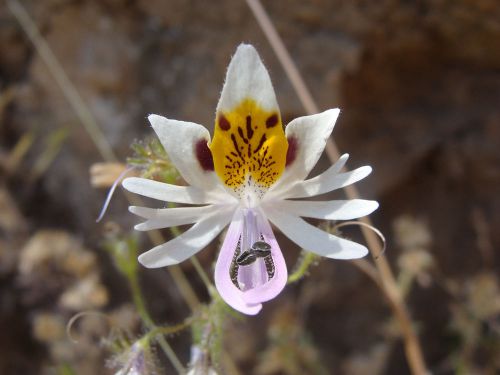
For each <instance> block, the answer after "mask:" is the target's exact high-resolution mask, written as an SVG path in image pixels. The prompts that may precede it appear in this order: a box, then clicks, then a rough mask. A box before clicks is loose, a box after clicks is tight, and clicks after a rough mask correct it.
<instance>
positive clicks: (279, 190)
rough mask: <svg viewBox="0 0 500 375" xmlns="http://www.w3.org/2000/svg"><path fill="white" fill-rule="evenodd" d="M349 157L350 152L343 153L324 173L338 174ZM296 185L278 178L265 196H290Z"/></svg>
mask: <svg viewBox="0 0 500 375" xmlns="http://www.w3.org/2000/svg"><path fill="white" fill-rule="evenodd" d="M347 159H349V154H343V155H342V156H341V157H340V158H339V160H337V161H336V162H335V164H333V165H332V166H330V168H328V169H327V170H326V171H325V172H323V173H322V174H325V173H327V172H328V174H331V175H336V174H337V173H339V172H340V171H341V170H342V168H344V165H345V163H346V162H347ZM289 178H290V177H288V181H289ZM300 182H301V181H299V182H297V183H300ZM295 185H296V184H293V183H290V182H286V181H285V180H278V182H277V183H276V184H274V185H273V186H272V187H271V189H270V190H269V191H268V192H267V193H266V195H265V196H264V200H273V199H274V198H276V197H279V198H280V199H284V198H289V197H290V196H289V195H290V194H288V191H290V190H291V189H293V187H294V186H295Z"/></svg>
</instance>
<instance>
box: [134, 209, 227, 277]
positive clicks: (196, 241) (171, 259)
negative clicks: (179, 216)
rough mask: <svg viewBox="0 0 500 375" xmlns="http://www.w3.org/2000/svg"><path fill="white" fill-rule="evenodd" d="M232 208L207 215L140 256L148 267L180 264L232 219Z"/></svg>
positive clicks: (143, 263) (207, 242)
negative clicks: (179, 233)
mask: <svg viewBox="0 0 500 375" xmlns="http://www.w3.org/2000/svg"><path fill="white" fill-rule="evenodd" d="M231 216H232V211H231V210H227V209H226V210H221V211H220V212H217V213H215V214H212V215H208V216H205V217H204V218H203V219H201V220H200V221H199V222H197V223H196V224H195V225H193V226H192V227H191V228H189V229H188V230H187V231H185V232H184V233H182V234H181V235H179V236H177V237H175V238H174V239H172V240H170V241H168V242H165V243H164V244H161V245H159V246H156V247H154V248H153V249H151V250H149V251H146V252H145V253H144V254H141V255H140V256H139V262H141V264H142V265H144V266H145V267H148V268H158V267H165V266H171V265H173V264H178V263H180V262H182V261H184V260H186V259H188V258H190V257H192V256H193V255H194V254H196V253H197V252H198V251H200V250H201V249H203V248H204V247H205V246H207V245H208V244H209V243H210V242H211V241H212V240H213V239H214V238H215V237H216V236H217V235H218V234H219V233H220V232H221V231H222V230H223V229H224V227H225V226H226V225H227V224H228V223H229V221H230V220H231Z"/></svg>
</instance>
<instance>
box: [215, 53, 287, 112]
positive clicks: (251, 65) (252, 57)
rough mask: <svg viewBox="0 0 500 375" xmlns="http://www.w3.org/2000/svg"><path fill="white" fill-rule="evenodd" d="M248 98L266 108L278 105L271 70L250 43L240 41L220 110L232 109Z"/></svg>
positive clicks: (221, 97)
mask: <svg viewBox="0 0 500 375" xmlns="http://www.w3.org/2000/svg"><path fill="white" fill-rule="evenodd" d="M247 98H252V99H253V100H255V102H256V104H257V105H258V106H259V107H261V108H263V109H264V110H266V111H275V110H277V109H278V103H277V101H276V95H275V94H274V89H273V85H272V83H271V78H269V73H268V72H267V70H266V68H265V66H264V64H263V63H262V61H261V59H260V56H259V54H258V53H257V51H256V50H255V48H254V47H253V46H252V45H250V44H240V45H239V46H238V48H237V49H236V53H235V54H234V56H233V58H232V59H231V62H230V63H229V66H228V68H227V74H226V81H225V82H224V87H223V88H222V93H221V96H220V99H219V104H218V105H217V112H226V111H232V110H233V109H234V108H235V107H237V106H238V105H239V104H240V103H241V102H242V101H244V100H245V99H247Z"/></svg>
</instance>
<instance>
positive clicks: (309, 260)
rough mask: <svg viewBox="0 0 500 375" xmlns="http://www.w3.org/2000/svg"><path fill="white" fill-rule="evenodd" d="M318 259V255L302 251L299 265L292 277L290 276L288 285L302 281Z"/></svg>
mask: <svg viewBox="0 0 500 375" xmlns="http://www.w3.org/2000/svg"><path fill="white" fill-rule="evenodd" d="M317 258H318V256H317V255H316V254H313V253H310V252H309V251H302V253H301V256H300V259H299V261H298V264H297V266H296V267H295V270H294V271H293V273H292V274H291V275H290V276H288V282H287V283H288V284H291V283H295V282H297V281H299V280H300V279H302V278H303V277H304V276H305V275H306V273H307V271H308V270H309V267H310V266H311V265H312V264H313V263H314V261H315V260H316V259H317Z"/></svg>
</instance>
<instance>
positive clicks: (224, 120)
mask: <svg viewBox="0 0 500 375" xmlns="http://www.w3.org/2000/svg"><path fill="white" fill-rule="evenodd" d="M219 127H220V128H221V129H222V130H229V129H231V124H230V123H229V121H228V120H227V118H226V116H224V115H223V114H222V113H219Z"/></svg>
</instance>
